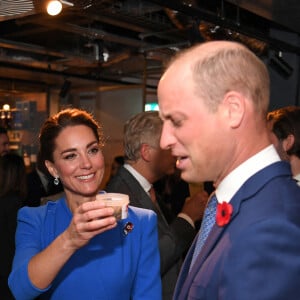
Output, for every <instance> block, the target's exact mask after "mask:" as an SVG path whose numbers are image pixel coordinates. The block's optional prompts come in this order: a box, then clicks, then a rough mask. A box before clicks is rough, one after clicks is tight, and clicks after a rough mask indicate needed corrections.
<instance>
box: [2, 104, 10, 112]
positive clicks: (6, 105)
mask: <svg viewBox="0 0 300 300" xmlns="http://www.w3.org/2000/svg"><path fill="white" fill-rule="evenodd" d="M2 109H3V110H4V111H9V110H10V106H9V104H4V105H3V106H2Z"/></svg>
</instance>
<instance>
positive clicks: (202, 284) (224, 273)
mask: <svg viewBox="0 0 300 300" xmlns="http://www.w3.org/2000/svg"><path fill="white" fill-rule="evenodd" d="M270 194H271V195H272V196H271V197H270ZM230 203H231V204H232V206H233V215H232V217H231V220H230V223H229V224H228V225H225V226H224V227H218V226H217V225H216V224H215V225H214V227H213V228H212V230H211V232H210V235H209V236H208V238H207V240H206V242H205V245H204V247H203V248H202V250H201V252H200V254H199V256H198V258H197V260H196V262H195V264H194V265H193V267H192V268H191V270H190V272H189V269H190V262H191V258H192V255H193V251H194V244H193V245H192V247H191V249H190V251H189V253H188V255H187V256H186V261H185V262H184V264H183V267H182V270H181V273H180V276H179V279H178V283H177V286H176V291H175V294H174V299H176V300H179V299H180V300H183V299H193V300H195V299H198V300H199V299H207V300H216V299H218V300H250V299H251V300H253V299H255V300H283V299H288V300H293V299H295V300H296V299H299V297H300V284H299V283H300V189H299V187H298V186H297V184H296V183H295V181H294V180H293V179H292V176H291V172H290V166H289V165H288V164H287V163H285V162H277V163H274V164H272V165H270V166H268V167H266V168H264V169H262V170H261V171H259V172H258V173H256V174H255V175H254V176H252V177H250V178H249V179H248V180H247V181H246V182H245V183H244V184H243V186H242V187H241V188H240V189H239V191H238V192H237V193H236V194H235V195H234V197H233V198H232V199H231V201H230ZM283 253H284V255H282V254H283ZM274 274H276V276H274ZM270 278H272V280H270ZM258 290H259V295H260V296H259V298H258V297H257V296H256V291H258Z"/></svg>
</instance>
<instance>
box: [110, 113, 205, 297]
mask: <svg viewBox="0 0 300 300" xmlns="http://www.w3.org/2000/svg"><path fill="white" fill-rule="evenodd" d="M161 130H162V120H161V119H160V118H159V115H158V112H142V113H140V114H137V115H135V116H133V117H132V118H131V119H130V120H128V121H127V122H126V124H125V127H124V149H125V164H124V166H122V167H121V168H120V169H119V171H118V173H117V174H116V175H115V176H114V177H113V178H112V179H111V181H110V182H109V183H108V185H107V187H106V191H107V192H115V193H124V194H128V195H129V200H130V205H133V206H137V207H141V208H146V209H151V210H153V211H155V212H156V214H157V220H158V221H157V222H158V235H159V250H160V257H161V277H162V287H163V299H164V300H170V299H172V294H173V291H174V287H175V283H176V280H177V276H178V274H179V270H180V267H181V263H182V258H183V256H184V255H185V253H186V251H187V250H188V248H189V247H190V245H191V242H192V241H193V239H194V237H195V235H196V229H195V222H196V221H197V220H199V219H201V217H202V214H203V204H202V203H203V202H205V203H206V202H207V194H205V193H203V194H202V193H199V194H197V195H195V196H194V197H191V198H189V199H188V200H186V201H185V203H184V205H183V207H182V210H181V212H180V213H179V214H178V215H173V214H172V211H171V210H170V209H169V208H168V207H167V206H166V205H165V203H164V201H163V199H161V198H160V197H159V195H157V193H155V191H154V188H153V186H152V185H153V183H154V182H156V181H157V180H159V179H160V178H162V177H163V176H164V175H166V174H171V173H173V172H174V168H175V158H174V157H173V156H172V155H171V153H170V151H169V150H162V149H161V148H160V146H159V140H160V136H161ZM145 271H147V270H145Z"/></svg>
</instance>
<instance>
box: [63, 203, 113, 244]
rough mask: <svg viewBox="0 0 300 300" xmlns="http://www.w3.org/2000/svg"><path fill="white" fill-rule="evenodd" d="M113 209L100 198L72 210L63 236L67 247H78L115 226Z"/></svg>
mask: <svg viewBox="0 0 300 300" xmlns="http://www.w3.org/2000/svg"><path fill="white" fill-rule="evenodd" d="M113 213H114V210H113V208H111V207H106V205H105V203H104V202H103V201H102V200H95V201H88V202H85V203H83V204H81V205H79V206H78V207H77V208H76V209H75V210H74V212H73V218H72V221H71V223H70V225H69V227H68V229H67V230H66V231H65V233H64V236H65V238H66V239H67V240H68V241H69V242H68V247H70V248H73V249H78V248H81V247H83V246H84V245H86V244H87V243H88V242H89V241H90V240H91V239H92V238H93V237H94V236H96V235H98V234H100V233H102V232H104V231H107V230H110V229H112V228H114V227H116V226H117V220H116V218H115V217H114V216H113Z"/></svg>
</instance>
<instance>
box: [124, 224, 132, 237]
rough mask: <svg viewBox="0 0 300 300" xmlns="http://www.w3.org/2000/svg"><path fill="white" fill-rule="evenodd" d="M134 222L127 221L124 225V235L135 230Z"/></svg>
mask: <svg viewBox="0 0 300 300" xmlns="http://www.w3.org/2000/svg"><path fill="white" fill-rule="evenodd" d="M133 227H134V226H133V224H132V223H131V222H127V223H126V224H125V225H124V228H123V233H124V235H127V234H128V233H129V232H131V231H132V230H133Z"/></svg>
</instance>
